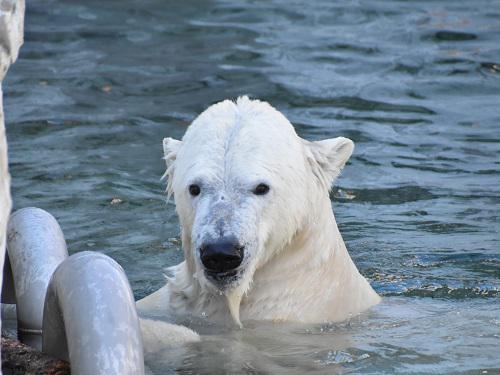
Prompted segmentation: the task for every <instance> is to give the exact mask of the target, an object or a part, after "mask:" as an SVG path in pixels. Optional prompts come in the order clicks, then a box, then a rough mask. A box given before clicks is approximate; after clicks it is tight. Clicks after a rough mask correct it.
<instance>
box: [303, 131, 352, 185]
mask: <svg viewBox="0 0 500 375" xmlns="http://www.w3.org/2000/svg"><path fill="white" fill-rule="evenodd" d="M309 146H310V149H311V151H312V154H313V157H314V160H315V162H316V163H315V164H316V165H313V172H314V174H315V175H316V176H317V177H318V178H319V179H320V180H321V181H322V182H323V183H324V184H325V185H326V187H327V188H328V189H329V188H330V187H331V184H332V183H333V181H334V180H335V178H337V176H338V175H339V174H340V171H341V170H342V168H344V165H345V163H346V162H347V160H349V158H350V157H351V154H352V152H353V150H354V142H353V141H351V140H350V139H348V138H344V137H338V138H331V139H325V140H323V141H316V142H310V143H309Z"/></svg>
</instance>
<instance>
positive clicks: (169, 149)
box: [162, 138, 182, 199]
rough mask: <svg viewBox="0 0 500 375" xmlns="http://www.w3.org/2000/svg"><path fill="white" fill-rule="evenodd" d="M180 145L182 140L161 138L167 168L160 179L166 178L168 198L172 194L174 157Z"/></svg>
mask: <svg viewBox="0 0 500 375" xmlns="http://www.w3.org/2000/svg"><path fill="white" fill-rule="evenodd" d="M181 145H182V141H178V140H177V139H173V138H163V154H164V155H165V156H164V157H163V159H165V163H166V164H167V170H166V171H165V174H164V175H163V176H162V180H163V179H164V178H167V179H168V182H167V197H168V199H170V197H171V196H172V194H173V193H174V188H173V184H172V181H173V179H174V178H173V177H174V170H175V168H174V167H175V163H174V162H175V159H176V158H177V152H179V148H180V147H181Z"/></svg>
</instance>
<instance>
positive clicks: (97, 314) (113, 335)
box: [43, 251, 144, 375]
mask: <svg viewBox="0 0 500 375" xmlns="http://www.w3.org/2000/svg"><path fill="white" fill-rule="evenodd" d="M43 351H44V352H46V353H48V354H50V355H52V356H54V357H57V358H62V359H66V360H69V361H70V363H71V373H72V374H76V375H99V374H107V375H114V374H116V375H128V374H130V375H132V374H134V375H140V374H144V359H143V351H142V336H141V331H140V325H139V318H138V316H137V311H136V308H135V302H134V297H133V295H132V291H131V289H130V285H129V283H128V280H127V277H126V276H125V273H124V272H123V269H122V268H121V267H120V266H119V265H118V264H117V263H116V262H115V261H114V260H112V259H111V258H109V257H108V256H106V255H103V254H99V253H95V252H88V251H85V252H81V253H78V254H75V255H72V256H71V257H69V258H68V259H66V260H65V261H64V262H63V263H61V265H60V266H59V267H58V268H57V269H56V271H55V272H54V274H53V276H52V279H51V281H50V284H49V288H48V290H47V297H46V300H45V309H44V321H43Z"/></svg>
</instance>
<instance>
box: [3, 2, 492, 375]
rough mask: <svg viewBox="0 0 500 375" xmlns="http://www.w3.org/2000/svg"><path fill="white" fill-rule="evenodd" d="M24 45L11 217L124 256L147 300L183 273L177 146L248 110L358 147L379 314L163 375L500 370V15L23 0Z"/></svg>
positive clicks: (274, 339)
mask: <svg viewBox="0 0 500 375" xmlns="http://www.w3.org/2000/svg"><path fill="white" fill-rule="evenodd" d="M25 39H26V42H25V45H24V46H23V48H22V51H21V54H20V58H19V60H18V62H17V63H16V64H15V65H14V66H13V67H12V68H11V70H10V71H9V74H8V76H7V80H6V82H5V86H4V91H5V94H6V99H5V111H6V121H7V135H8V141H9V155H10V168H11V173H12V176H13V180H12V194H13V197H14V205H15V208H21V207H24V206H33V205H34V206H39V207H41V208H44V209H46V210H48V211H50V212H51V213H53V214H54V215H55V216H56V217H57V219H58V220H59V221H60V223H61V225H62V227H63V230H64V232H65V235H66V238H67V241H68V244H69V249H70V252H77V251H82V250H96V251H102V252H104V253H106V254H108V255H110V256H112V257H113V258H114V259H116V260H117V261H118V262H119V263H120V264H121V265H122V266H123V267H124V268H125V270H126V272H127V274H128V276H129V278H130V281H131V284H132V287H133V289H134V293H135V295H136V297H137V298H140V297H142V296H144V295H146V294H148V293H150V292H152V291H154V290H155V289H157V288H158V287H159V286H160V285H162V284H163V275H162V273H163V271H162V270H163V268H164V267H166V266H169V265H172V264H175V263H177V262H179V261H180V260H181V259H182V252H181V251H180V244H179V229H178V221H177V218H176V216H175V211H174V206H173V204H172V203H169V204H166V199H165V196H164V194H163V190H164V185H163V184H162V183H160V181H159V178H160V176H161V175H162V174H163V169H164V165H163V162H162V160H161V156H162V155H161V140H162V138H163V137H165V136H174V137H181V136H182V134H183V133H184V131H185V129H186V126H187V125H188V124H189V122H190V121H191V120H192V119H193V118H194V117H195V116H196V114H197V113H199V112H201V111H202V110H203V109H204V108H206V107H207V106H209V105H210V104H212V103H214V102H217V101H219V100H222V99H225V98H234V97H236V96H238V95H241V94H249V95H251V96H254V97H258V98H260V99H264V100H267V101H269V102H271V103H272V104H273V105H275V106H276V107H277V108H278V109H279V110H281V111H282V112H283V113H285V115H286V116H287V117H288V118H289V119H290V120H291V121H292V123H293V124H294V125H295V127H296V129H297V132H298V133H299V134H300V135H301V136H302V137H304V138H306V139H321V138H327V137H334V136H339V135H343V136H347V137H350V138H351V139H353V140H354V141H355V142H356V150H355V153H354V155H353V157H352V159H351V161H350V164H349V165H348V167H347V168H346V169H345V171H344V173H343V174H342V176H341V178H340V179H339V180H338V186H336V187H335V189H334V191H333V194H332V201H333V206H334V211H335V213H336V217H337V221H338V222H339V226H340V229H341V232H342V233H343V235H344V239H345V240H346V242H347V246H348V248H349V249H350V253H351V255H352V257H353V258H354V260H355V262H356V263H357V264H358V266H359V268H360V270H361V272H362V273H363V274H364V275H366V276H367V277H368V278H369V279H370V281H371V282H372V284H373V285H374V287H375V288H376V290H377V291H378V292H379V293H380V294H382V295H383V296H385V298H384V302H383V303H382V304H381V305H380V306H378V307H377V308H375V309H374V310H373V311H372V312H370V313H368V314H366V315H363V316H362V317H359V318H354V319H353V320H352V321H351V322H349V323H345V324H338V325H328V324H326V325H323V326H318V327H289V326H272V325H271V326H270V325H267V324H258V323H255V324H252V325H250V326H249V327H247V328H246V329H244V330H243V331H238V332H225V333H217V332H209V333H207V335H206V337H205V340H204V341H203V343H202V344H200V345H193V346H189V347H186V348H183V349H182V350H179V351H175V352H168V353H164V355H162V356H156V357H154V358H149V359H148V365H149V366H150V367H151V368H152V369H153V370H154V371H155V372H156V373H158V374H162V373H165V371H166V370H167V369H170V370H173V369H176V370H177V371H179V372H181V373H207V374H209V373H212V374H213V373H222V372H226V373H306V372H308V373H309V372H311V373H319V374H323V373H325V374H331V373H348V372H354V373H370V374H375V373H377V374H378V373H449V374H457V373H467V374H481V373H484V372H483V371H487V372H486V373H489V374H491V373H500V281H499V280H500V234H499V231H500V223H499V203H500V2H499V1H484V0H478V1H474V2H472V1H470V2H459V1H429V2H419V1H377V2H375V1H371V2H370V1H349V2H332V1H326V0H325V1H319V0H318V1H310V2H298V1H284V0H281V1H280V0H273V1H267V2H255V1H242V2H232V1H183V2H178V1H159V0H158V1H156V0H155V1H107V2H102V1H85V2H84V1H80V2H76V1H47V2H41V1H28V4H27V14H26V35H25ZM113 199H114V201H113ZM112 201H113V203H112Z"/></svg>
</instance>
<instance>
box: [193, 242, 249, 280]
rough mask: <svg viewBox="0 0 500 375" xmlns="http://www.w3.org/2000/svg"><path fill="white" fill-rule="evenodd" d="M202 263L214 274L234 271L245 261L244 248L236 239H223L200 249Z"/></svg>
mask: <svg viewBox="0 0 500 375" xmlns="http://www.w3.org/2000/svg"><path fill="white" fill-rule="evenodd" d="M200 257H201V262H202V263H203V265H204V266H205V268H206V269H207V270H209V271H212V272H227V271H231V270H234V269H235V268H236V267H238V266H239V265H240V264H241V261H242V260H243V246H241V245H240V244H239V243H238V241H237V240H236V239H233V238H221V239H219V240H217V241H213V242H209V243H205V244H204V245H203V246H202V247H201V248H200Z"/></svg>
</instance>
